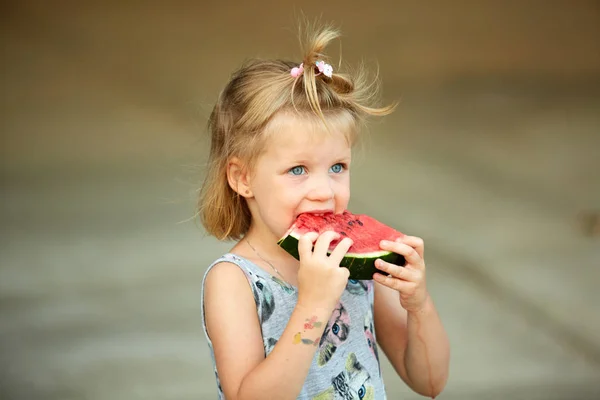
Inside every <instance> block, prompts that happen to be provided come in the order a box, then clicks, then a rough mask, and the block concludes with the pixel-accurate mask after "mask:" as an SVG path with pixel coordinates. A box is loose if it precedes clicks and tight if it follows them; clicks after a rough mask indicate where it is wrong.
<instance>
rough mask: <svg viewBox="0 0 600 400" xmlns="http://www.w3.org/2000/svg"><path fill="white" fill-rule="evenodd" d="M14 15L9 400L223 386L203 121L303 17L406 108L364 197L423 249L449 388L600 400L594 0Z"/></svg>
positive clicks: (7, 166)
mask: <svg viewBox="0 0 600 400" xmlns="http://www.w3.org/2000/svg"><path fill="white" fill-rule="evenodd" d="M0 7H1V8H0V10H1V16H0V18H1V23H0V32H1V38H0V43H1V46H2V62H1V64H0V68H1V71H2V73H1V79H2V88H1V91H0V96H1V97H0V120H1V124H2V125H1V136H0V137H1V150H0V151H1V153H0V157H1V164H0V165H1V171H0V177H1V178H0V179H1V209H0V226H1V230H0V240H1V241H0V312H1V317H0V360H1V363H0V398H2V399H212V398H216V386H215V382H214V375H213V372H212V367H211V364H210V356H209V352H208V347H207V344H206V342H205V339H204V336H203V333H202V327H201V320H200V309H199V306H200V286H201V279H202V276H203V273H204V271H205V268H206V267H207V266H208V264H209V263H210V262H211V261H212V260H214V259H215V258H216V257H218V256H219V255H220V254H221V253H223V252H225V251H227V249H228V248H229V247H230V246H231V244H230V243H218V242H217V241H216V240H214V239H213V238H210V237H206V236H205V234H204V232H203V230H202V228H201V227H200V226H199V223H197V221H195V220H194V219H193V215H194V205H195V204H194V203H195V196H196V189H197V188H198V186H199V184H200V182H201V179H202V176H203V173H204V170H203V168H202V166H203V163H204V162H205V161H206V155H207V145H208V143H209V142H208V139H207V136H206V134H205V133H206V132H205V124H206V118H207V116H208V114H209V113H210V110H211V107H212V104H213V102H214V101H215V99H216V96H217V94H218V92H219V90H220V89H221V88H222V86H223V85H224V84H225V83H226V81H227V79H228V77H229V75H230V74H231V72H232V71H233V70H234V69H235V68H237V67H238V66H239V65H240V63H241V62H243V61H244V60H245V59H247V58H250V57H281V58H288V59H292V60H298V61H300V52H299V49H298V44H297V39H296V35H295V28H294V27H295V25H296V23H297V19H298V17H299V15H300V14H301V13H304V14H305V16H307V17H308V18H310V19H313V18H316V17H322V19H323V20H325V21H333V22H334V23H336V24H337V25H338V26H339V27H341V29H342V33H343V35H344V37H343V39H342V46H343V50H342V54H343V60H344V61H345V62H348V63H350V64H355V63H357V62H360V61H365V62H366V63H367V64H368V65H370V66H372V67H373V68H377V67H379V72H380V76H381V79H382V81H383V95H384V98H385V100H386V101H392V100H399V101H400V107H399V109H398V111H397V112H396V113H395V114H394V115H392V116H390V117H388V118H386V119H385V120H381V121H375V122H374V123H373V124H372V125H371V129H370V134H369V136H368V137H369V139H368V143H367V146H366V147H365V151H364V154H363V156H361V157H360V159H359V160H358V161H357V162H356V163H355V164H354V167H353V168H354V169H353V187H352V189H353V200H352V203H351V209H352V210H353V211H354V212H357V213H367V214H370V215H372V216H374V217H376V218H378V219H381V220H382V221H384V222H385V223H387V224H390V225H393V226H394V227H396V228H397V229H399V230H402V231H404V232H406V233H409V234H413V235H418V236H421V237H423V238H424V239H425V242H426V249H427V265H428V286H429V290H430V292H431V294H432V296H433V298H434V300H435V301H436V303H437V306H438V308H439V310H440V313H441V316H442V318H443V320H444V322H445V325H446V327H447V329H448V332H449V335H450V340H451V344H452V362H451V371H450V372H451V373H450V380H449V382H448V386H447V388H446V390H445V391H444V392H443V394H442V395H441V396H439V398H440V399H506V398H510V399H593V398H600V383H598V382H600V381H599V378H600V313H599V312H598V308H599V306H600V291H599V290H598V285H599V284H600V279H599V278H600V216H599V213H600V3H599V2H598V1H584V0H580V1H567V0H564V1H542V0H537V1H533V0H527V1H520V2H517V1H504V2H500V1H491V0H487V1H483V0H482V1H474V0H473V1H466V0H456V1H452V2H450V1H441V0H439V1H432V2H416V1H391V0H387V1H386V0H372V1H370V2H359V1H337V0H330V1H313V0H305V1H302V2H297V3H293V2H270V1H254V2H241V1H240V2H227V1H208V0H207V1H195V2H194V1H172V2H167V1H123V2H117V1H60V0H57V1H53V2H46V1H5V2H2V5H1V6H0ZM337 46H338V44H337V43H336V45H335V46H334V48H332V52H333V53H335V54H338V53H339V49H338V48H337ZM335 61H337V60H334V64H335ZM383 368H384V376H385V379H386V382H387V390H388V395H389V398H390V399H400V398H402V399H416V398H419V396H418V395H415V394H414V393H412V392H410V390H409V389H407V388H406V387H405V386H404V384H402V382H401V381H400V380H399V379H398V378H397V377H396V376H395V375H394V373H393V371H392V369H391V368H390V366H389V364H387V362H386V361H384V364H383Z"/></svg>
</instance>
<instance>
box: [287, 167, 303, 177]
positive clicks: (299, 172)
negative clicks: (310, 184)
mask: <svg viewBox="0 0 600 400" xmlns="http://www.w3.org/2000/svg"><path fill="white" fill-rule="evenodd" d="M304 172H305V169H304V167H301V166H300V165H297V166H295V167H294V168H292V169H290V170H289V171H288V173H290V174H292V175H302V174H303V173H304Z"/></svg>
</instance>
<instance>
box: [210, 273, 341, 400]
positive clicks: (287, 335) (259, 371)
mask: <svg viewBox="0 0 600 400" xmlns="http://www.w3.org/2000/svg"><path fill="white" fill-rule="evenodd" d="M331 313H332V310H329V309H325V308H319V307H317V306H311V305H309V304H306V305H301V304H299V305H297V306H296V308H295V309H294V311H293V313H292V315H291V318H290V320H289V322H288V324H287V326H286V328H285V330H284V331H283V334H282V335H281V338H280V339H279V341H278V342H277V344H276V345H275V347H274V348H273V350H272V352H271V353H270V354H269V356H268V357H266V358H265V354H264V345H263V339H262V335H261V328H260V322H259V321H258V316H257V313H256V307H255V303H254V298H253V295H252V291H251V289H250V286H249V285H248V281H247V280H246V277H245V275H244V273H243V272H242V271H241V270H240V269H239V268H238V267H237V266H235V265H233V264H230V263H221V264H219V265H216V266H215V267H214V268H213V269H212V270H211V271H210V272H209V273H208V276H207V278H206V283H205V314H206V324H207V330H208V332H209V335H210V338H211V341H212V343H213V350H214V353H215V360H216V364H217V370H218V372H219V379H220V382H221V388H222V389H223V392H224V394H225V397H226V398H227V399H233V400H237V399H244V400H246V399H265V398H267V399H268V398H278V399H285V398H290V399H295V398H297V396H298V395H299V393H300V391H301V389H302V386H303V384H304V381H305V379H306V376H307V374H308V370H309V368H310V365H311V363H312V360H313V358H314V355H315V351H316V349H317V346H318V342H319V339H320V337H321V335H322V334H323V331H324V329H325V325H326V323H327V321H328V320H329V317H330V315H331ZM311 319H312V321H313V322H312V323H310V324H309V325H307V326H306V327H305V324H306V323H307V320H309V321H310V320H311ZM309 326H310V328H309ZM298 333H300V335H299V336H298V335H297V334H298ZM314 341H316V345H315V344H314V343H313V342H314Z"/></svg>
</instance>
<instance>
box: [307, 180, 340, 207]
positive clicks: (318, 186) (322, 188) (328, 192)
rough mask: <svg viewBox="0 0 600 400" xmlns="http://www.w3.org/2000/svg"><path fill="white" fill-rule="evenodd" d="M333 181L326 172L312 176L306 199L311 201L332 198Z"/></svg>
mask: <svg viewBox="0 0 600 400" xmlns="http://www.w3.org/2000/svg"><path fill="white" fill-rule="evenodd" d="M333 196H334V190H333V182H332V181H331V178H330V177H329V176H328V174H324V175H318V176H313V177H312V179H311V188H310V191H309V193H308V196H307V197H308V199H309V200H312V201H327V200H331V199H333Z"/></svg>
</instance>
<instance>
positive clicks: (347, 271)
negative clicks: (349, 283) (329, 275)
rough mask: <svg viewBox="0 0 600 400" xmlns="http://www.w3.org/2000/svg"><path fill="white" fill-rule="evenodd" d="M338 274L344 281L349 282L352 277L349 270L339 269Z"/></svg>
mask: <svg viewBox="0 0 600 400" xmlns="http://www.w3.org/2000/svg"><path fill="white" fill-rule="evenodd" d="M338 271H339V272H338V273H339V274H340V275H342V276H343V277H344V279H346V280H348V278H349V277H350V270H349V269H348V268H338Z"/></svg>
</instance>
